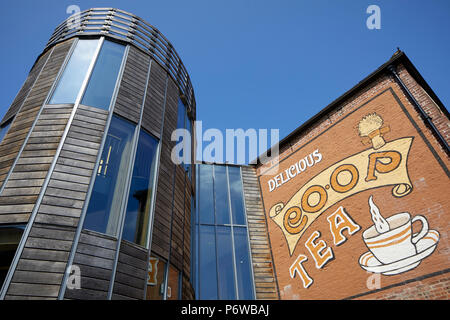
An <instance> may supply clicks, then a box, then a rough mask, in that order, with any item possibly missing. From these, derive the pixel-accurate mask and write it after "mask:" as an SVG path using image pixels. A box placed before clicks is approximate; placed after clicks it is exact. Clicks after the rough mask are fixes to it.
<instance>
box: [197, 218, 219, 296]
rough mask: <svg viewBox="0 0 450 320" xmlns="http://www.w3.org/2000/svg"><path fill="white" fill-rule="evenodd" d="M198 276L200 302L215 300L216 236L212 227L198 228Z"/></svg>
mask: <svg viewBox="0 0 450 320" xmlns="http://www.w3.org/2000/svg"><path fill="white" fill-rule="evenodd" d="M199 246H200V248H199V255H200V264H199V270H198V271H199V274H201V277H200V295H199V298H200V299H201V300H217V299H218V298H219V297H218V295H217V269H216V268H217V263H216V235H215V231H214V226H202V225H201V226H200V240H199Z"/></svg>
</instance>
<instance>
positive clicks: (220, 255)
mask: <svg viewBox="0 0 450 320" xmlns="http://www.w3.org/2000/svg"><path fill="white" fill-rule="evenodd" d="M197 172H199V174H198V179H197V183H196V188H197V189H196V191H197V197H198V199H199V200H198V201H199V205H198V209H197V212H196V213H194V215H195V216H196V218H195V219H193V220H192V221H193V222H192V224H193V226H194V228H193V230H194V232H198V237H196V235H195V234H194V235H193V236H192V238H191V239H192V241H197V240H196V239H197V238H198V242H196V244H197V247H194V249H192V250H191V253H192V259H193V260H195V261H197V263H196V264H194V272H195V278H196V279H197V282H196V289H197V290H198V292H199V293H200V295H199V296H198V298H199V299H225V300H232V299H254V298H255V297H254V285H253V273H252V266H251V263H252V261H251V256H250V245H249V241H248V233H247V219H246V216H245V206H244V199H243V189H242V187H243V185H242V178H241V168H240V167H237V166H230V165H216V164H215V165H206V164H201V165H197ZM211 211H212V212H211ZM214 217H215V219H214ZM197 248H198V249H197Z"/></svg>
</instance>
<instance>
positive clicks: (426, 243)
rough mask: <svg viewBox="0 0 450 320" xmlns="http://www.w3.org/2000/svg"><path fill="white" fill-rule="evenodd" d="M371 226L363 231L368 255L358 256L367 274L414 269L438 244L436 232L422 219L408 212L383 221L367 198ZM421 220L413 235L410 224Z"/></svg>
mask: <svg viewBox="0 0 450 320" xmlns="http://www.w3.org/2000/svg"><path fill="white" fill-rule="evenodd" d="M369 205H370V209H371V210H370V211H371V213H372V220H373V221H374V225H372V226H371V227H369V228H368V229H367V230H365V231H364V232H363V235H362V237H363V241H364V243H365V244H366V246H367V248H368V249H369V252H366V253H364V254H363V255H361V257H360V259H359V264H360V266H361V267H362V268H363V269H365V270H367V271H370V272H374V273H382V274H384V275H394V274H399V273H402V272H405V271H408V270H411V269H413V268H415V267H417V266H418V265H419V264H420V262H421V261H422V260H423V259H424V258H426V257H427V256H429V255H430V254H432V253H433V251H434V249H435V248H436V246H437V243H438V242H439V233H438V232H437V231H435V230H429V228H428V221H427V219H426V218H425V217H423V216H420V215H417V216H415V217H411V215H410V214H409V213H408V212H402V213H397V214H394V215H392V216H390V217H388V218H387V219H384V218H383V217H382V216H381V214H380V213H379V210H378V208H377V207H376V206H375V204H374V203H373V201H372V196H371V197H370V198H369ZM416 221H421V223H422V229H421V230H420V232H418V233H416V234H413V233H412V224H413V223H414V222H416Z"/></svg>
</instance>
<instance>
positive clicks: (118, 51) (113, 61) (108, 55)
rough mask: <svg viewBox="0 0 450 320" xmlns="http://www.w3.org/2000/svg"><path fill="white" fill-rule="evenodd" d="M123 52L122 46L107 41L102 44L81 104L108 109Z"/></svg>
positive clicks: (123, 47)
mask: <svg viewBox="0 0 450 320" xmlns="http://www.w3.org/2000/svg"><path fill="white" fill-rule="evenodd" d="M124 51H125V46H124V45H121V44H118V43H116V42H112V41H107V40H105V41H104V42H103V45H102V48H101V50H100V53H99V55H98V58H97V61H96V62H95V67H94V70H93V71H92V75H91V78H90V79H89V83H88V85H87V88H86V91H85V93H84V96H83V99H82V101H81V104H84V105H87V106H91V107H97V108H101V109H104V110H108V109H109V105H110V102H111V98H112V96H113V92H114V88H115V86H116V81H117V76H118V74H119V70H120V66H121V64H122V58H123V53H124Z"/></svg>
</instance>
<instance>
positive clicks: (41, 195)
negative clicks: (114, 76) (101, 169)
mask: <svg viewBox="0 0 450 320" xmlns="http://www.w3.org/2000/svg"><path fill="white" fill-rule="evenodd" d="M103 39H104V38H103V37H102V38H100V42H99V44H98V47H97V51H96V54H95V55H94V59H93V61H91V65H90V66H89V69H88V74H87V75H86V77H85V79H84V81H83V86H82V87H81V90H83V89H84V88H85V87H86V83H87V79H88V76H89V72H92V68H93V65H94V62H95V61H94V60H95V58H96V57H97V56H98V53H99V51H100V47H101V44H102V42H103ZM81 90H80V91H81ZM80 93H81V92H80ZM48 98H49V96H48V97H47V99H48ZM77 108H78V104H77V103H76V104H75V105H74V107H73V109H72V112H71V114H70V117H69V119H68V121H67V124H66V127H65V129H64V132H63V134H62V137H61V140H60V142H59V144H58V148H57V149H56V153H55V155H54V156H53V160H52V163H51V164H50V168H49V169H48V172H47V175H46V176H45V180H44V182H43V184H42V187H41V191H40V193H39V196H38V198H37V200H36V204H35V205H34V207H33V211H32V212H31V215H30V218H29V220H28V224H27V226H26V228H25V231H24V233H23V236H22V239H21V242H20V244H19V247H18V249H17V251H16V256H15V257H14V259H13V263H14V269H15V267H16V266H17V263H18V261H19V257H20V255H21V254H22V251H23V248H24V246H25V242H26V239H27V238H28V235H29V233H30V231H31V227H32V225H33V223H34V220H35V219H36V215H37V212H38V210H39V207H40V206H41V202H42V199H43V198H44V194H45V191H46V190H47V186H48V183H49V181H50V177H51V176H52V174H53V170H54V168H55V166H56V161H57V160H58V157H59V154H60V153H61V149H62V147H63V145H64V142H65V140H66V137H67V134H68V132H69V129H70V126H71V124H72V121H73V118H74V116H75V112H76V111H77ZM41 110H42V108H41ZM36 121H37V118H36ZM16 257H17V259H16ZM12 275H13V273H12V272H11V274H10V273H9V272H8V275H7V279H6V280H5V283H4V285H6V286H5V289H4V291H3V292H2V295H1V296H0V299H4V296H5V295H6V291H7V288H8V287H9V284H10V282H11V279H12Z"/></svg>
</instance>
